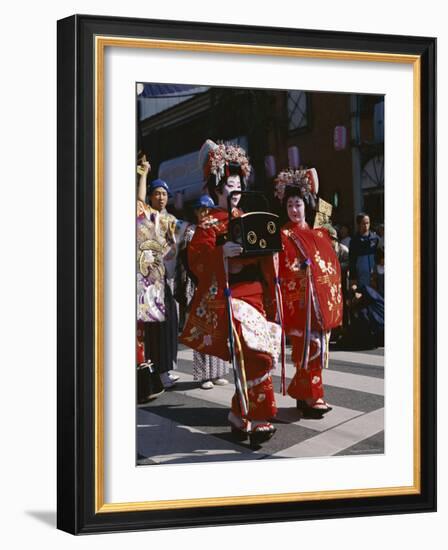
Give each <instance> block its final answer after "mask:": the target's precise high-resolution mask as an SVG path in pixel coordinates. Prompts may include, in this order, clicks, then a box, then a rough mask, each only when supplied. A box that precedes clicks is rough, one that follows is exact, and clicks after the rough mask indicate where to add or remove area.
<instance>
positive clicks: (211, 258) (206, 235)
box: [187, 226, 224, 280]
mask: <svg viewBox="0 0 448 550" xmlns="http://www.w3.org/2000/svg"><path fill="white" fill-rule="evenodd" d="M187 253H188V265H189V268H190V270H191V272H192V273H193V274H194V275H195V277H196V278H197V279H198V280H199V279H200V278H201V277H203V276H204V272H205V271H207V269H208V268H210V267H212V266H213V268H214V269H215V270H216V271H217V272H219V273H222V274H224V257H223V250H222V246H217V243H216V232H215V231H214V229H213V228H212V227H204V226H198V227H197V228H196V231H195V233H194V235H193V238H192V240H191V242H190V243H189V244H188V248H187Z"/></svg>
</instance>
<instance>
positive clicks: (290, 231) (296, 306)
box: [276, 170, 343, 418]
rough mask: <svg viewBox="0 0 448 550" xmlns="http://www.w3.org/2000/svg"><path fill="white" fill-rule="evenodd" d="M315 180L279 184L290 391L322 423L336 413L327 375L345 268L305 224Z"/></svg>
mask: <svg viewBox="0 0 448 550" xmlns="http://www.w3.org/2000/svg"><path fill="white" fill-rule="evenodd" d="M314 175H315V173H314ZM312 176H313V174H312V173H311V177H309V176H308V175H307V174H306V171H302V170H300V171H299V170H298V171H286V172H282V173H280V174H279V177H278V178H277V180H276V183H277V195H280V196H281V198H282V199H283V203H284V205H285V208H286V211H287V214H288V218H289V221H288V223H286V225H284V226H283V228H282V243H283V252H282V253H281V254H280V280H281V289H282V297H283V322H284V328H285V332H286V334H288V336H289V338H290V340H291V343H292V359H293V362H294V364H295V366H296V373H295V376H294V377H293V379H292V380H291V382H290V384H289V387H288V390H287V391H288V394H289V395H290V396H291V397H293V398H294V399H296V400H297V407H298V408H299V409H302V411H303V413H304V415H306V416H311V417H315V418H320V417H322V415H323V414H325V413H326V412H328V411H330V410H331V407H330V406H329V405H328V404H327V403H326V402H325V400H324V389H323V385H322V369H323V367H327V366H328V354H329V339H330V332H331V329H333V328H335V327H337V326H339V325H340V324H341V322H342V306H343V299H342V293H341V270H340V265H339V261H338V258H337V256H336V254H335V252H334V250H333V247H332V245H331V240H330V237H329V234H328V232H327V231H326V230H325V229H319V228H317V229H310V228H309V226H308V224H307V223H306V221H305V205H306V203H307V205H308V206H310V207H312V208H313V207H314V198H315V196H313V195H314V193H315V192H316V191H317V189H313V188H312V183H313V182H312V180H313V178H312ZM285 181H286V186H285V185H284V183H285ZM316 181H317V178H316ZM282 184H283V185H282Z"/></svg>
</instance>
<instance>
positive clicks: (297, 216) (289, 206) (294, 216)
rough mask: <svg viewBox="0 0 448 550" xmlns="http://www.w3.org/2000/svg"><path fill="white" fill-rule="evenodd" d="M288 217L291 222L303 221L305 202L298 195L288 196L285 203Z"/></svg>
mask: <svg viewBox="0 0 448 550" xmlns="http://www.w3.org/2000/svg"><path fill="white" fill-rule="evenodd" d="M286 210H287V212H288V217H289V219H290V220H291V221H292V222H293V223H300V224H302V223H304V222H305V203H304V202H303V199H301V198H300V197H289V198H288V201H287V203H286Z"/></svg>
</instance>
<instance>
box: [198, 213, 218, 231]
mask: <svg viewBox="0 0 448 550" xmlns="http://www.w3.org/2000/svg"><path fill="white" fill-rule="evenodd" d="M218 221H219V220H218V219H217V218H212V217H211V216H210V217H208V218H205V219H204V220H203V221H202V223H201V227H203V228H204V229H208V228H209V227H212V226H213V225H216V224H217V223H218Z"/></svg>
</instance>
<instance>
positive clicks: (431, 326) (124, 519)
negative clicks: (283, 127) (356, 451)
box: [57, 15, 436, 534]
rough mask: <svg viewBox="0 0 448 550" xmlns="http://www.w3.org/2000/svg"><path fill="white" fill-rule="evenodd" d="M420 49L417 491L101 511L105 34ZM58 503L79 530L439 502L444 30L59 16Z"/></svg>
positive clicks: (62, 524)
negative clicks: (439, 158) (101, 89)
mask: <svg viewBox="0 0 448 550" xmlns="http://www.w3.org/2000/svg"><path fill="white" fill-rule="evenodd" d="M99 35H101V36H120V37H129V38H141V39H147V38H152V39H160V40H173V41H179V40H181V41H191V40H193V41H196V42H213V43H217V44H220V43H222V44H236V45H238V44H242V43H244V44H251V45H256V46H272V47H289V48H306V49H311V50H330V51H335V52H337V51H345V52H364V53H365V52H371V53H385V54H395V55H407V56H415V57H416V58H418V59H419V67H420V79H421V80H420V83H421V85H420V174H419V176H420V189H419V196H420V219H421V232H420V242H421V247H420V250H421V257H420V272H419V276H420V281H421V288H420V297H421V298H420V302H421V309H420V327H419V328H420V356H419V360H420V363H421V369H420V371H419V372H420V379H419V380H418V383H419V388H420V417H419V419H418V420H419V424H420V427H421V431H420V439H419V449H418V451H419V456H420V480H419V491H418V492H416V493H415V494H403V495H401V494H391V495H387V496H366V497H363V496H361V497H360V496H356V497H353V498H350V497H349V498H339V499H338V498H335V499H329V500H309V501H306V500H304V501H303V500H302V501H297V502H275V503H274V502H271V503H261V504H243V505H241V504H235V505H230V506H229V505H225V506H224V505H222V506H221V505H219V506H204V507H189V508H181V507H180V508H179V507H177V508H173V509H156V510H144V509H141V508H140V509H139V508H136V509H135V510H129V509H127V510H123V511H120V510H116V511H107V509H106V510H105V511H101V510H98V492H97V491H98V479H97V474H98V471H97V469H96V463H95V450H96V440H95V433H96V428H95V418H96V416H95V414H96V413H95V410H96V407H98V406H101V403H97V402H96V393H95V329H96V327H95V304H96V299H97V297H96V296H95V268H94V267H95V254H96V253H97V252H96V248H95V227H96V222H97V221H98V220H95V185H94V179H95V116H94V114H95V56H94V45H95V37H96V36H99ZM57 112H58V387H57V390H58V401H57V406H58V411H57V413H58V429H57V433H58V447H57V448H58V471H57V482H58V495H57V496H58V512H57V525H58V528H59V529H62V530H64V531H67V532H69V533H73V534H84V533H100V532H112V531H128V530H140V529H142V530H144V529H163V528H181V527H193V526H210V525H230V524H242V523H245V524H250V523H261V522H274V521H291V520H306V519H322V518H336V517H353V516H368V515H385V514H401V513H412V512H430V511H435V510H436V336H435V335H436V208H435V200H436V126H435V121H436V116H435V112H436V40H435V39H434V38H428V37H411V36H392V35H380V34H358V33H345V32H335V31H317V30H303V29H300V30H299V29H287V28H275V29H274V28H267V27H249V26H240V25H223V24H215V23H193V22H182V21H162V20H142V19H130V18H121V17H100V16H90V15H74V16H72V17H69V18H66V19H63V20H61V21H58V107H57Z"/></svg>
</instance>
